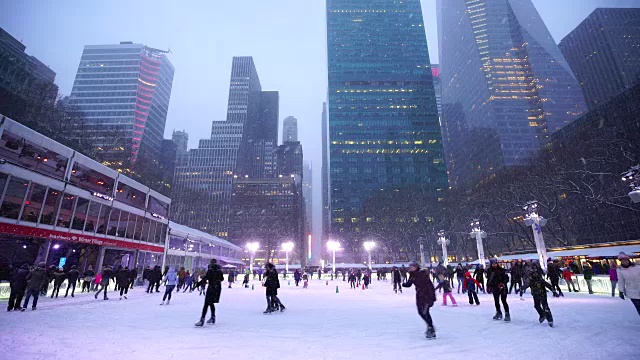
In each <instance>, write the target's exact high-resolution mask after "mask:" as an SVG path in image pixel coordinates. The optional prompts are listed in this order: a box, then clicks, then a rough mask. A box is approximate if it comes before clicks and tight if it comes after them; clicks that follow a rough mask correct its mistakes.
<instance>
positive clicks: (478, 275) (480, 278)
mask: <svg viewBox="0 0 640 360" xmlns="http://www.w3.org/2000/svg"><path fill="white" fill-rule="evenodd" d="M484 272H485V271H484V266H483V265H480V266H478V267H477V268H476V269H475V270H474V271H473V277H474V278H475V279H476V281H477V282H479V283H480V286H479V287H480V290H482V293H486V292H485V291H484Z"/></svg>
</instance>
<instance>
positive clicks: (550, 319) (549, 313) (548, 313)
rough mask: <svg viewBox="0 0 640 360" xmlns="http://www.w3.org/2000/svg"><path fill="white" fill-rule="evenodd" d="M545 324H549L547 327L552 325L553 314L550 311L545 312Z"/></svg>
mask: <svg viewBox="0 0 640 360" xmlns="http://www.w3.org/2000/svg"><path fill="white" fill-rule="evenodd" d="M547 324H549V327H553V316H552V315H551V312H547Z"/></svg>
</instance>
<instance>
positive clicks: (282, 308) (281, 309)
mask: <svg viewBox="0 0 640 360" xmlns="http://www.w3.org/2000/svg"><path fill="white" fill-rule="evenodd" d="M285 309H286V307H284V305H282V304H280V312H284V310H285Z"/></svg>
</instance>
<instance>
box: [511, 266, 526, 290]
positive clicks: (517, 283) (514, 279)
mask: <svg viewBox="0 0 640 360" xmlns="http://www.w3.org/2000/svg"><path fill="white" fill-rule="evenodd" d="M523 275H524V265H523V264H522V261H520V260H518V261H516V262H515V263H514V264H513V267H512V268H511V284H510V285H509V294H511V291H512V290H514V289H515V290H516V294H517V293H519V292H520V290H521V289H522V277H523Z"/></svg>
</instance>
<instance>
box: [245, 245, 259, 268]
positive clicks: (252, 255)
mask: <svg viewBox="0 0 640 360" xmlns="http://www.w3.org/2000/svg"><path fill="white" fill-rule="evenodd" d="M259 248H260V244H259V243H258V242H255V241H254V242H250V243H247V250H249V254H250V258H251V260H250V261H249V272H251V273H252V272H253V260H254V258H255V257H256V251H258V249H259Z"/></svg>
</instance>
